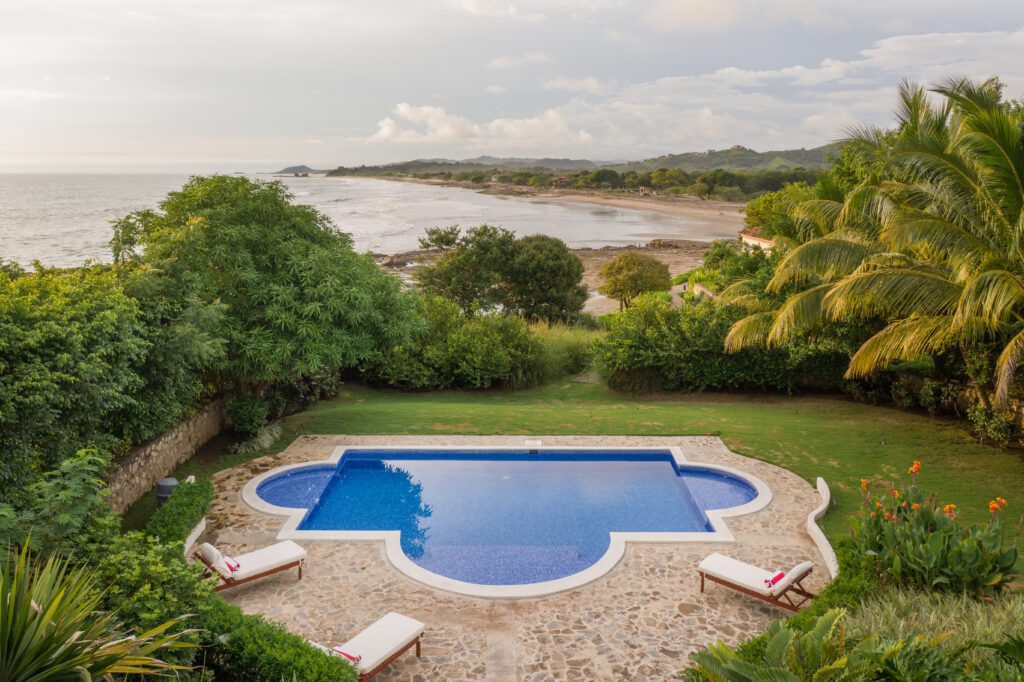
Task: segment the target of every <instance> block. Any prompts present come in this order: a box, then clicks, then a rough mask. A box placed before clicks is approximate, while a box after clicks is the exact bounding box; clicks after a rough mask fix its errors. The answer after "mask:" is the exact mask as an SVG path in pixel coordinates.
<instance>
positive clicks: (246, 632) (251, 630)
mask: <svg viewBox="0 0 1024 682" xmlns="http://www.w3.org/2000/svg"><path fill="white" fill-rule="evenodd" d="M202 626H203V628H204V629H205V630H206V631H207V637H208V641H207V642H205V644H206V645H207V648H206V649H205V652H204V653H205V655H206V661H204V662H203V663H204V665H205V667H207V668H209V669H210V670H213V672H214V676H215V679H216V680H217V682H251V680H272V681H274V682H276V681H277V680H283V681H284V682H290V681H291V680H293V679H297V680H302V682H349V681H352V682H354V681H355V680H358V679H359V674H358V672H357V671H356V669H355V668H354V667H353V666H352V665H350V664H349V663H348V662H347V661H344V660H343V659H342V658H341V657H340V656H333V655H330V654H325V653H324V652H322V651H320V650H319V649H317V648H316V647H314V646H312V645H310V644H309V642H307V641H306V640H305V639H303V638H302V637H299V636H298V635H295V634H292V633H291V632H288V630H286V629H285V628H284V626H282V625H280V624H278V623H274V622H271V621H268V620H265V619H264V618H263V617H261V616H251V615H246V614H243V613H242V610H241V609H239V608H238V607H237V606H234V605H232V604H228V603H227V602H225V601H223V600H222V599H216V600H214V601H213V602H211V604H210V608H209V609H208V610H207V612H206V614H204V619H203V623H202Z"/></svg>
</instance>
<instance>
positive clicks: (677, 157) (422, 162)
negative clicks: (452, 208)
mask: <svg viewBox="0 0 1024 682" xmlns="http://www.w3.org/2000/svg"><path fill="white" fill-rule="evenodd" d="M837 146H838V145H836V144H827V145H823V146H821V147H815V148H813V149H786V150H781V151H768V152H758V151H754V150H753V149H747V148H746V147H742V146H740V145H736V146H733V147H730V148H728V149H719V150H714V149H709V150H708V151H706V152H686V153H684V154H666V155H664V156H657V157H654V158H652V159H645V160H643V161H628V162H621V161H612V162H604V161H588V160H586V159H551V158H544V159H523V158H503V157H496V156H478V157H476V158H472V159H463V160H461V161H456V160H452V159H415V160H413V161H402V162H400V163H389V164H385V165H381V166H353V167H345V166H338V167H337V168H335V169H334V170H330V171H327V174H328V175H412V174H418V173H461V172H467V171H468V172H472V171H493V170H506V171H532V172H547V173H577V172H579V171H590V170H594V169H596V168H614V169H615V170H617V171H620V172H624V171H631V170H633V171H639V172H646V171H653V170H658V169H662V168H678V169H680V170H684V171H686V172H688V173H693V172H701V171H706V170H712V169H715V168H721V169H723V170H727V171H733V172H735V171H783V170H790V169H793V168H807V169H809V170H817V169H821V168H827V167H828V165H829V161H828V155H829V154H830V153H831V152H832V151H834V150H835V149H836V148H837Z"/></svg>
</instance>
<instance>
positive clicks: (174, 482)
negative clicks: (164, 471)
mask: <svg viewBox="0 0 1024 682" xmlns="http://www.w3.org/2000/svg"><path fill="white" fill-rule="evenodd" d="M177 487H178V479H176V478H161V479H160V480H159V481H157V482H156V506H158V507H159V506H160V505H162V504H163V503H164V502H166V501H167V498H169V497H170V496H171V493H173V492H174V489H175V488H177Z"/></svg>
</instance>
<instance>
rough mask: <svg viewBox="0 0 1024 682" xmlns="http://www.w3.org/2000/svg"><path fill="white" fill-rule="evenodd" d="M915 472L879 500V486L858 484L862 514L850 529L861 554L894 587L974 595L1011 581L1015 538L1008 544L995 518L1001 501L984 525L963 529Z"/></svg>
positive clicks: (916, 464) (991, 508) (950, 507)
mask: <svg viewBox="0 0 1024 682" xmlns="http://www.w3.org/2000/svg"><path fill="white" fill-rule="evenodd" d="M920 467H921V464H920V462H914V465H913V466H912V467H910V470H909V471H910V475H911V483H910V485H909V486H907V487H905V488H903V489H900V488H891V489H886V490H884V491H883V492H882V493H881V494H880V495H876V494H875V490H876V489H877V488H878V486H873V485H872V483H871V482H870V481H868V480H863V481H861V487H862V489H863V509H862V510H861V512H860V514H859V515H858V516H857V517H856V518H855V519H854V524H853V533H854V538H855V539H856V542H857V544H858V547H859V549H860V551H862V552H864V553H865V554H867V555H870V556H872V557H874V558H875V560H876V561H877V563H878V566H879V568H880V569H881V570H882V571H883V572H884V573H885V574H886V575H887V576H888V577H889V579H891V580H892V581H893V582H894V583H895V584H897V585H905V586H908V587H914V588H916V589H922V590H937V591H950V592H963V593H967V594H971V595H974V596H982V595H992V594H996V593H998V592H1000V591H1001V590H1002V589H1003V588H1004V587H1005V586H1006V585H1007V584H1008V583H1010V582H1011V581H1012V580H1013V579H1014V578H1015V577H1016V572H1015V565H1016V563H1017V547H1016V539H1015V538H1010V539H1009V541H1008V539H1007V538H1006V534H1005V532H1004V529H1003V525H1002V520H1001V518H1000V513H1001V511H1002V510H1003V508H1004V507H1005V505H1006V501H1005V500H1003V499H1002V498H998V499H996V500H993V501H992V502H990V503H989V511H990V513H991V516H990V518H989V521H988V523H987V524H984V525H978V524H974V525H971V526H965V525H964V524H963V523H962V522H960V521H959V520H958V518H957V511H956V505H955V504H945V505H941V504H939V502H938V501H937V498H936V496H935V495H934V494H932V495H926V494H925V493H924V492H923V491H921V489H920V488H918V486H917V474H918V472H919V471H920ZM886 488H888V487H886Z"/></svg>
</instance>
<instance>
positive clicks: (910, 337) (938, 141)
mask: <svg viewBox="0 0 1024 682" xmlns="http://www.w3.org/2000/svg"><path fill="white" fill-rule="evenodd" d="M932 92H934V93H936V94H938V95H941V96H942V98H943V101H941V102H940V103H932V102H930V101H929V99H928V95H927V92H926V91H925V90H924V89H923V88H920V87H916V86H912V85H910V84H908V83H902V84H901V86H900V93H899V107H898V109H897V112H896V114H897V118H898V120H899V127H898V129H897V130H896V131H894V132H892V133H884V132H882V131H879V130H876V129H861V130H855V131H854V132H853V133H852V134H851V136H850V139H849V140H848V143H849V144H855V145H860V146H862V147H863V148H864V149H866V150H869V151H870V152H871V153H872V154H873V156H874V158H876V159H877V163H876V164H875V167H874V168H873V169H872V171H871V172H870V173H869V175H868V177H867V178H866V179H865V180H864V181H863V182H862V183H861V184H860V186H858V187H857V188H856V189H855V190H854V191H852V192H850V193H849V194H848V195H847V197H846V199H845V201H844V202H842V203H837V202H823V201H818V202H809V203H805V204H802V205H800V206H799V207H798V208H797V217H798V218H799V219H800V220H801V221H802V222H803V224H804V225H806V226H807V227H808V229H809V230H811V231H812V232H815V233H817V234H820V235H821V236H817V237H815V238H812V239H811V240H810V241H807V242H806V243H804V244H802V245H800V246H797V247H796V248H794V249H793V250H792V251H791V252H790V253H789V254H788V255H787V256H786V258H785V259H784V260H783V261H782V263H780V265H779V267H778V269H777V270H776V273H775V276H774V278H773V279H772V281H771V282H770V283H769V285H768V291H769V292H772V291H774V292H778V291H781V290H783V289H784V288H785V287H787V286H793V285H799V286H800V288H801V290H800V291H799V292H798V293H796V294H793V295H791V296H789V297H787V298H786V300H785V302H784V303H783V304H782V305H781V306H780V307H778V308H775V309H773V310H768V311H760V312H755V313H754V314H752V315H751V316H749V317H747V318H745V319H743V320H740V321H739V322H737V323H736V325H734V327H733V328H732V330H731V331H730V334H729V337H728V338H727V340H726V348H727V350H729V351H736V350H739V349H741V348H744V347H747V346H751V345H762V344H763V345H778V344H782V343H785V342H786V341H787V340H788V339H789V338H791V337H792V336H793V335H794V334H797V333H801V332H804V331H806V330H808V329H810V328H813V327H814V326H815V325H817V324H820V323H821V322H823V321H827V320H837V319H842V318H844V317H847V316H853V317H856V318H860V319H879V320H882V321H884V322H885V323H886V324H885V326H884V328H882V329H881V331H879V332H878V333H876V334H874V335H873V336H871V337H870V338H869V339H868V340H867V341H866V342H864V343H863V344H862V345H861V346H860V348H859V349H858V350H857V352H856V353H855V354H854V356H853V358H852V360H851V362H850V366H849V369H848V370H847V373H846V376H847V377H848V378H856V377H863V376H866V375H868V374H871V373H872V372H874V371H877V370H878V369H881V368H883V367H884V366H886V365H887V364H888V363H890V362H891V361H893V360H900V359H903V360H912V359H916V358H918V357H920V356H922V355H937V354H939V353H942V352H944V351H947V350H949V349H954V348H955V349H960V350H965V349H968V348H971V347H973V346H975V345H977V344H979V343H982V342H987V343H995V344H997V347H998V348H1000V349H1001V352H1000V353H999V356H998V359H997V360H996V363H995V370H996V371H995V378H994V384H995V389H996V390H995V398H996V402H997V403H998V404H1004V403H1005V401H1006V398H1007V394H1008V391H1009V388H1010V385H1011V384H1012V382H1013V380H1014V377H1015V375H1016V370H1017V366H1018V364H1020V362H1021V360H1022V358H1024V212H1022V208H1024V116H1022V114H1021V113H1020V110H1019V109H1017V108H1011V107H1010V106H1009V105H1007V103H1006V102H1004V101H1003V100H1002V98H1001V86H1000V85H999V83H998V81H995V80H990V81H986V82H985V83H981V84H977V83H974V82H971V81H970V80H968V79H965V78H951V79H949V80H947V81H945V82H944V83H942V84H940V85H938V86H936V87H935V88H933V90H932Z"/></svg>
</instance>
